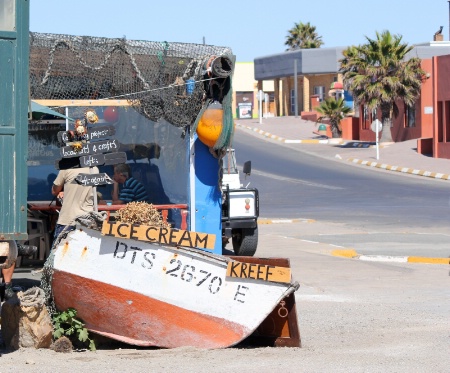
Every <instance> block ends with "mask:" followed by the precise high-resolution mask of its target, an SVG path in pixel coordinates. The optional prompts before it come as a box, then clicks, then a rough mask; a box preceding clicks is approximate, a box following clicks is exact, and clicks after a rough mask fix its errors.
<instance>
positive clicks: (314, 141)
mask: <svg viewBox="0 0 450 373" xmlns="http://www.w3.org/2000/svg"><path fill="white" fill-rule="evenodd" d="M236 126H237V127H241V128H246V129H248V130H250V131H253V132H256V133H258V134H260V135H262V136H264V137H267V138H269V139H272V140H277V141H280V142H284V143H285V144H333V145H342V144H345V143H346V142H348V141H347V140H345V141H344V140H342V139H306V140H288V139H286V138H284V137H281V136H277V135H273V134H271V133H270V132H266V131H264V130H260V129H258V128H256V127H250V126H245V125H243V124H239V123H236Z"/></svg>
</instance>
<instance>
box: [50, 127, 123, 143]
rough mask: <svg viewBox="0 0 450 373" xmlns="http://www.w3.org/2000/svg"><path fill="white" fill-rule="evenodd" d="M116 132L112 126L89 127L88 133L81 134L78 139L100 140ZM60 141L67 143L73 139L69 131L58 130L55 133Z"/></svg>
mask: <svg viewBox="0 0 450 373" xmlns="http://www.w3.org/2000/svg"><path fill="white" fill-rule="evenodd" d="M115 134H116V128H115V127H114V126H102V127H95V128H92V129H89V131H88V133H86V134H84V135H82V136H81V138H80V140H86V141H89V140H101V139H105V138H107V137H109V136H112V135H115ZM56 136H57V137H58V141H59V142H60V143H68V142H72V141H75V138H74V136H73V134H72V133H71V132H70V131H59V132H58V133H57V135H56Z"/></svg>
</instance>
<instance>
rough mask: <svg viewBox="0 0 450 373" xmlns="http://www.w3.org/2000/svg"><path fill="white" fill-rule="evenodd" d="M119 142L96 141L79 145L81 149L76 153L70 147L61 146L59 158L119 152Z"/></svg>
mask: <svg viewBox="0 0 450 373" xmlns="http://www.w3.org/2000/svg"><path fill="white" fill-rule="evenodd" d="M119 147H120V144H119V142H118V141H117V140H116V139H114V140H106V141H98V142H93V143H88V144H83V143H82V144H81V149H80V150H78V151H76V150H75V149H74V148H73V147H72V146H63V147H62V148H61V149H60V150H61V157H63V158H72V157H81V156H83V155H89V154H103V153H109V152H117V151H118V150H119Z"/></svg>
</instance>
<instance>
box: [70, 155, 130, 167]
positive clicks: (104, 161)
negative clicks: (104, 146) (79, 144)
mask: <svg viewBox="0 0 450 373" xmlns="http://www.w3.org/2000/svg"><path fill="white" fill-rule="evenodd" d="M69 159H72V158H69ZM126 161H127V154H126V153H124V152H117V153H108V154H92V155H85V156H83V157H80V165H81V167H94V166H103V165H105V166H109V165H113V164H119V163H125V162H126Z"/></svg>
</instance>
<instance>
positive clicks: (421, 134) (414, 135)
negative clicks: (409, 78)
mask: <svg viewBox="0 0 450 373" xmlns="http://www.w3.org/2000/svg"><path fill="white" fill-rule="evenodd" d="M449 57H450V56H449ZM421 67H422V69H423V70H425V71H426V72H427V73H429V74H430V75H431V74H432V60H431V59H426V60H422V62H421ZM449 67H450V64H449ZM449 78H450V76H449ZM447 86H448V87H450V85H447ZM449 93H450V90H449ZM397 106H398V109H399V113H398V116H397V117H395V118H393V120H392V123H393V126H392V128H391V134H392V139H393V140H394V142H401V141H407V140H412V139H419V138H426V137H428V138H429V137H433V114H432V113H429V114H425V111H426V110H425V108H430V107H431V108H433V81H432V79H426V80H425V81H424V82H423V83H422V88H421V91H420V96H419V98H418V99H417V101H416V123H415V127H406V117H405V105H404V104H403V102H401V101H399V102H397ZM379 119H381V116H380V118H379ZM359 129H360V132H359V139H360V140H362V141H375V133H374V132H372V131H371V130H370V129H363V128H362V118H361V119H360V125H359Z"/></svg>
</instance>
